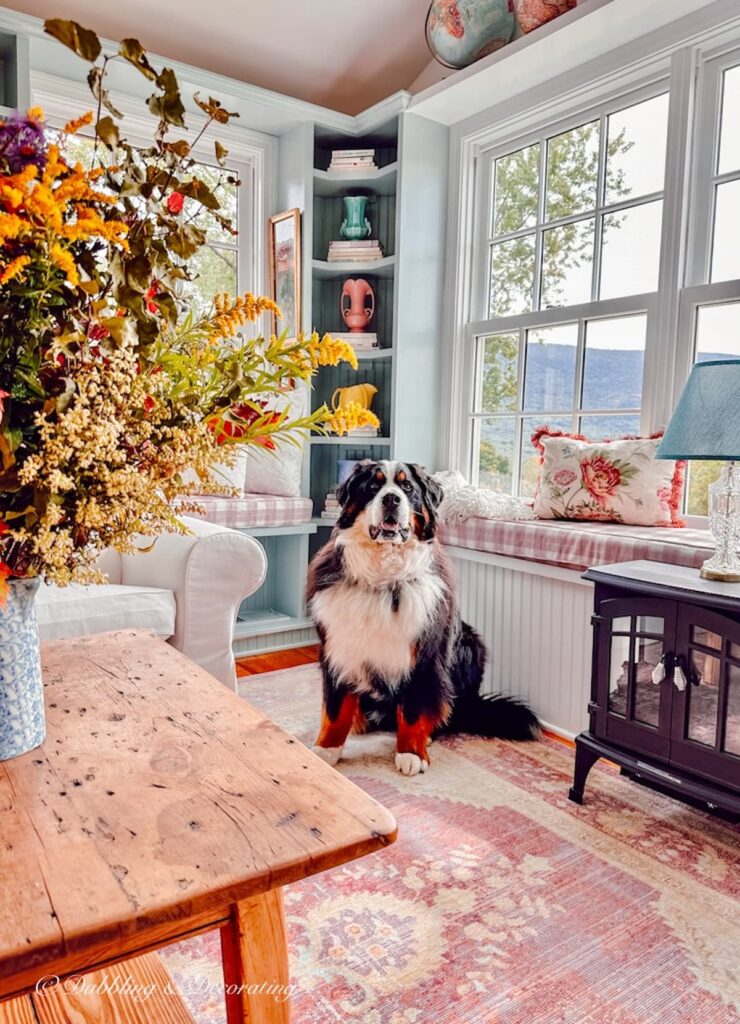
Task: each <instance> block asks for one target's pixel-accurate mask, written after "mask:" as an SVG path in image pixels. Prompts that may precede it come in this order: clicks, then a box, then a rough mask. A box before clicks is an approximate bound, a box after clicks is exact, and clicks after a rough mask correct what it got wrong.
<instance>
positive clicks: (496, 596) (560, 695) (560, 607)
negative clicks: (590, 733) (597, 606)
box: [447, 548, 593, 736]
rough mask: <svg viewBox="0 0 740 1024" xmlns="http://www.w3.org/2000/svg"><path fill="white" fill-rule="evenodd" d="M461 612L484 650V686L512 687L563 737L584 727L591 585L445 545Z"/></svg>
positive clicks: (564, 573) (572, 575)
mask: <svg viewBox="0 0 740 1024" xmlns="http://www.w3.org/2000/svg"><path fill="white" fill-rule="evenodd" d="M447 550H448V554H450V555H451V557H452V559H453V563H454V566H455V570H456V573H457V577H458V585H459V596H460V608H461V611H462V616H463V619H464V620H465V621H466V622H469V623H470V624H471V626H474V627H475V628H476V629H477V630H478V631H479V632H480V634H481V636H482V637H483V639H484V641H485V643H486V646H487V647H488V651H489V662H488V667H487V669H486V675H485V680H484V684H483V689H484V691H485V692H487V693H498V692H502V693H511V694H515V695H517V696H520V697H522V698H523V699H524V700H526V701H527V703H528V704H530V705H531V706H532V707H533V708H534V710H535V711H536V712H537V714H538V715H539V716H540V718H541V719H542V720H543V722H545V723H546V724H547V725H548V726H552V727H553V728H554V729H555V730H557V731H558V732H560V733H562V734H563V735H566V736H573V735H575V734H576V733H578V732H580V731H581V730H582V729H583V728H585V727H586V725H587V721H588V711H587V709H588V701H589V694H590V676H591V612H592V604H593V587H592V585H591V584H590V583H587V582H586V581H585V580H582V579H581V577H580V573H578V572H571V571H569V570H565V569H559V568H550V567H549V566H543V565H539V564H537V563H533V562H526V561H523V560H519V559H513V558H498V557H497V556H495V555H486V554H482V553H480V552H475V551H466V550H463V549H461V548H448V549H447Z"/></svg>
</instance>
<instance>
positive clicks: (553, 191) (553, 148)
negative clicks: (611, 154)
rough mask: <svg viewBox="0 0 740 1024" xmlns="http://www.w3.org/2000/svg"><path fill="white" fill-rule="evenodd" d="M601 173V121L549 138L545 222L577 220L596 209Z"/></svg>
mask: <svg viewBox="0 0 740 1024" xmlns="http://www.w3.org/2000/svg"><path fill="white" fill-rule="evenodd" d="M598 173H599V122H598V121H592V122H590V123H589V124H583V125H580V126H579V127H578V128H573V129H572V130H571V131H569V132H563V134H562V135H556V136H554V138H552V139H548V142H547V190H546V196H545V212H546V213H545V219H546V220H548V221H550V220H558V219H559V218H560V217H575V216H576V214H579V213H586V212H587V211H588V210H593V209H594V207H595V206H596V183H597V179H598Z"/></svg>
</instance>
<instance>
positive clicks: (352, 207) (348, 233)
mask: <svg viewBox="0 0 740 1024" xmlns="http://www.w3.org/2000/svg"><path fill="white" fill-rule="evenodd" d="M366 206H367V196H345V197H344V220H343V221H342V226H341V227H340V229H339V234H340V235H341V236H342V238H346V239H348V240H353V241H354V240H355V239H358V238H369V237H370V234H371V232H372V228H371V227H370V221H369V220H368V219H367V217H366V216H365V208H366Z"/></svg>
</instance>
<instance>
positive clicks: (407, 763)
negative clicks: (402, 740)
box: [396, 754, 429, 775]
mask: <svg viewBox="0 0 740 1024" xmlns="http://www.w3.org/2000/svg"><path fill="white" fill-rule="evenodd" d="M428 767H429V762H428V761H424V760H422V758H420V757H419V756H418V755H417V754H396V768H397V769H398V771H399V772H400V773H401V775H418V774H419V773H420V772H425V771H426V770H427V768H428Z"/></svg>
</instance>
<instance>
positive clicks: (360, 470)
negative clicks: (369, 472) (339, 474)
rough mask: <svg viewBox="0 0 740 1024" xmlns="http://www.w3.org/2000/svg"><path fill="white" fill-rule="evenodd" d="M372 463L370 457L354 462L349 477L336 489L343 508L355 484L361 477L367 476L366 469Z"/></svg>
mask: <svg viewBox="0 0 740 1024" xmlns="http://www.w3.org/2000/svg"><path fill="white" fill-rule="evenodd" d="M371 465H372V461H371V460H370V459H363V460H362V462H356V463H355V464H354V467H353V469H352V472H351V473H350V475H349V476H348V477H347V479H346V480H343V481H342V483H341V484H339V486H338V487H337V489H336V495H337V501H338V502H339V504H340V505H341V506H342V508H344V506H345V505H346V504H347V502H348V501H349V499H350V495H351V494H352V491H353V490H354V488H355V486H356V485H357V484H358V483H359V482H360V480H361V479H364V478H365V476H366V473H365V470H366V469H367V467H368V466H371Z"/></svg>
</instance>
